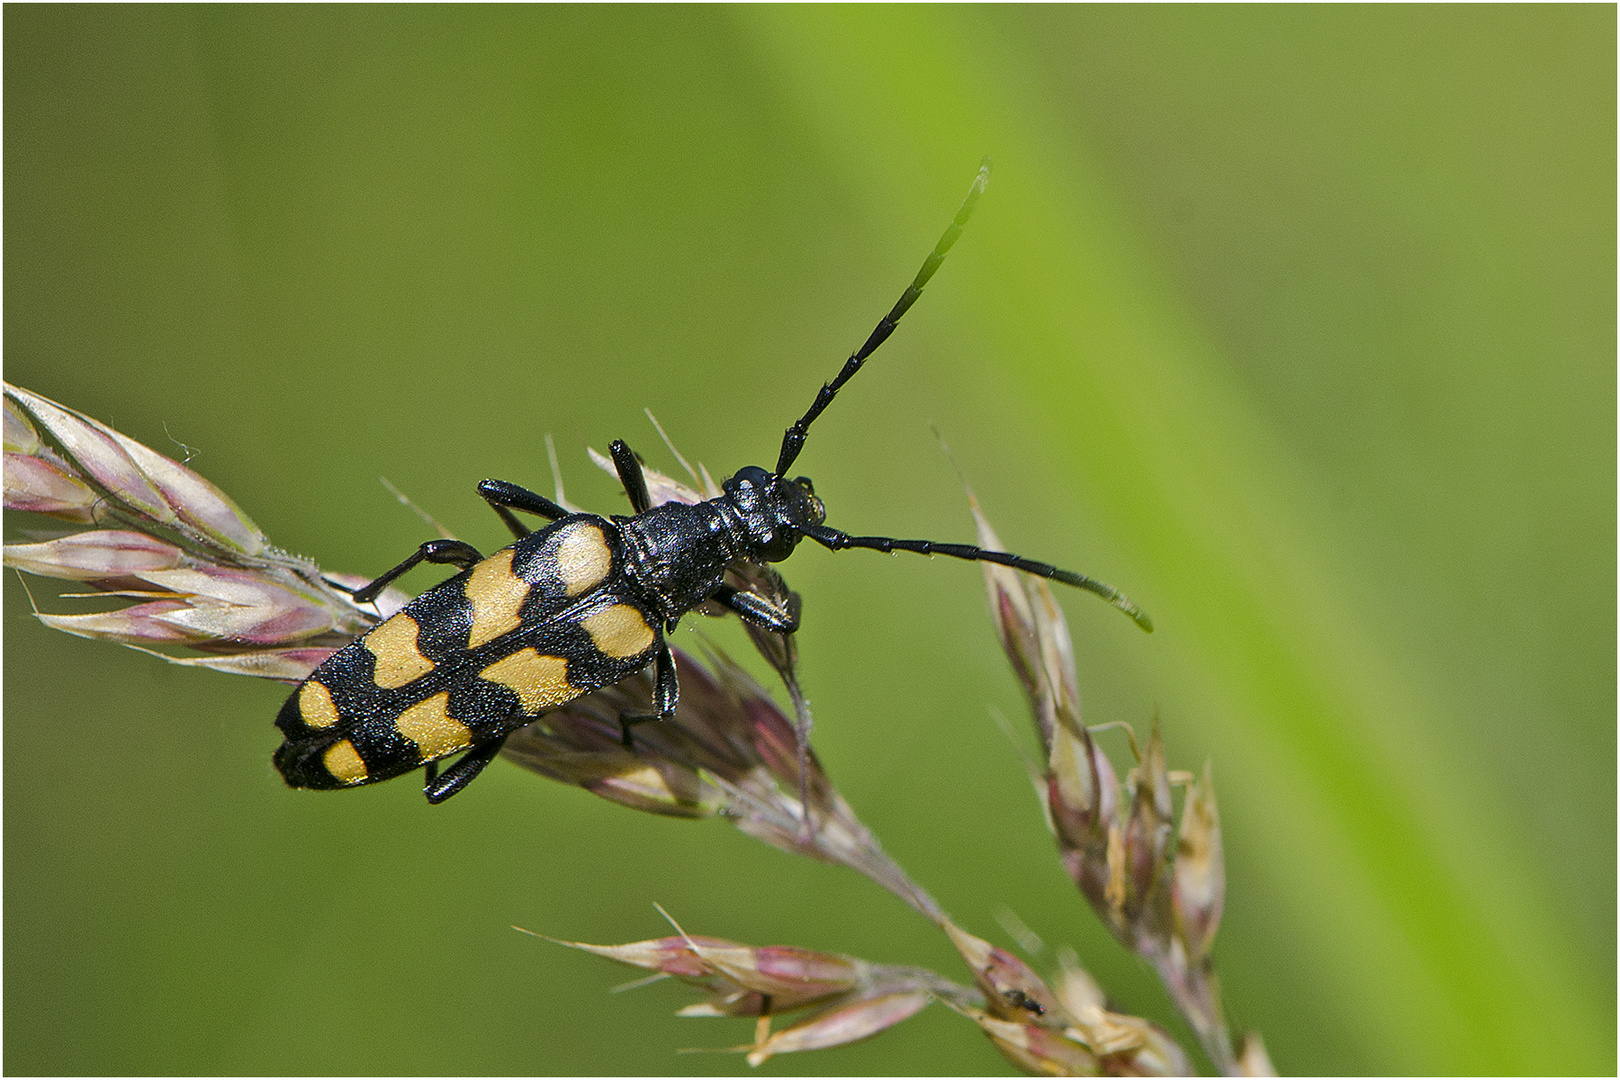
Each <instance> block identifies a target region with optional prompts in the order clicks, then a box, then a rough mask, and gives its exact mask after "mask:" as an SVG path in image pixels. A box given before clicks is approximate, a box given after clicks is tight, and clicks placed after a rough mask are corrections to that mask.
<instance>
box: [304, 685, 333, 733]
mask: <svg viewBox="0 0 1620 1080" xmlns="http://www.w3.org/2000/svg"><path fill="white" fill-rule="evenodd" d="M298 715H299V717H300V718H301V719H302V720H303V721H304V723H305V724H306V725H308V726H309V727H331V726H332V725H333V724H335V723H337V722H338V711H337V706H336V705H334V704H332V691H330V690H328V689H327V688H326V687H324V686H322V685H321V684H320V683H318V682H316V681H315V680H314V679H310V680H309V681H308V682H306V683H305V684H304V685H303V686H301V687H300V688H299V690H298Z"/></svg>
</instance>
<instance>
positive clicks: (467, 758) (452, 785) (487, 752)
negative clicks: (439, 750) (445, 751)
mask: <svg viewBox="0 0 1620 1080" xmlns="http://www.w3.org/2000/svg"><path fill="white" fill-rule="evenodd" d="M505 743H506V736H505V735H502V736H501V737H500V738H498V739H491V740H490V741H489V742H486V743H479V744H478V745H477V746H475V747H473V748H472V749H471V750H468V751H467V752H466V753H465V754H462V755H461V756H460V757H459V758H457V759H456V763H455V764H454V765H452V766H450V767H449V768H448V769H446V770H444V772H442V773H440V772H439V771H438V769H437V762H432V761H430V762H428V765H427V784H426V786H424V787H423V788H422V794H424V795H426V796H427V801H428V802H430V803H433V804H434V805H438V804H439V803H442V802H444V800H446V799H448V798H449V797H450V796H452V795H454V794H455V793H456V792H458V791H460V790H461V789H462V788H464V787H466V786H467V785H468V784H470V783H472V782H473V778H474V777H475V776H477V775H478V774H479V773H481V772H483V771H484V766H485V765H488V764H489V763H490V762H492V761H494V760H495V755H496V754H499V753H500V752H501V747H502V746H503V745H504V744H505Z"/></svg>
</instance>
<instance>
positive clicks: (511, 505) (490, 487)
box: [478, 480, 568, 540]
mask: <svg viewBox="0 0 1620 1080" xmlns="http://www.w3.org/2000/svg"><path fill="white" fill-rule="evenodd" d="M478 494H480V495H482V496H483V497H484V501H485V502H487V503H489V508H490V509H491V510H493V511H495V513H497V514H499V515H500V518H501V520H502V521H504V522H506V527H507V528H508V529H511V530H512V535H513V536H515V537H517V538H518V539H519V540H521V539H523V538H524V537H525V536H528V535H529V530H528V529H527V528H526V527H525V526H524V525H523V523H522V522H521V521H519V520H518V519H517V518H515V517H513V516H512V511H513V510H521V511H523V512H524V513H525V514H534V515H535V516H537V517H543V518H545V519H546V520H547V521H556V520H557V519H558V518H565V517H567V516H568V511H567V510H564V509H563V508H562V507H560V506H558V505H557V504H556V503H554V502H552V501H551V500H550V499H548V498H546V497H545V496H544V495H537V494H535V493H534V492H532V491H530V490H529V489H528V488H521V487H518V486H517V485H516V484H513V483H508V482H507V481H505V480H480V481H479V482H478Z"/></svg>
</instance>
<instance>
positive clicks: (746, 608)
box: [710, 585, 799, 634]
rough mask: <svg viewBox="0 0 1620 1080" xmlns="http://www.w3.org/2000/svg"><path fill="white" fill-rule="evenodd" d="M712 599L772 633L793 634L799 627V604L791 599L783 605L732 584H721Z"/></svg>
mask: <svg viewBox="0 0 1620 1080" xmlns="http://www.w3.org/2000/svg"><path fill="white" fill-rule="evenodd" d="M710 599H712V600H713V601H715V603H717V604H720V605H721V606H723V607H727V608H730V609H731V610H732V611H735V612H736V613H737V614H738V615H739V616H741V617H742V618H744V619H747V620H748V621H749V622H751V623H753V624H754V625H755V626H759V627H763V628H765V629H766V630H769V631H771V632H772V633H776V634H791V633H793V632H794V631H795V630H797V629H798V628H799V610H798V605H796V604H794V603H792V602H791V601H790V602H789V603H788V604H787V605H786V606H783V605H781V604H777V603H774V602H772V601H770V600H767V599H765V598H764V597H763V596H760V595H759V594H758V593H752V592H749V591H747V590H746V589H738V588H736V587H734V586H731V585H721V586H720V587H719V588H718V589H716V590H715V591H714V595H713V596H711V597H710Z"/></svg>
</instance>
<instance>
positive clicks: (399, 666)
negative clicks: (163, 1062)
mask: <svg viewBox="0 0 1620 1080" xmlns="http://www.w3.org/2000/svg"><path fill="white" fill-rule="evenodd" d="M988 179H989V164H988V162H986V163H985V165H983V166H982V167H981V168H980V169H979V174H978V176H977V177H976V178H975V179H974V181H973V186H972V187H971V188H970V189H969V190H968V195H967V199H966V200H965V201H964V202H963V203H962V208H961V210H959V211H958V212H957V215H956V219H955V220H954V221H953V222H952V223H951V225H950V227H949V228H947V229H946V230H945V234H944V235H943V236H942V237H940V241H939V243H938V245H936V246H935V248H934V251H933V254H931V255H929V256H928V258H927V259H926V260H925V261H924V262H923V265H922V269H921V270H919V271H918V272H917V276H916V278H915V279H914V280H913V281H912V283H911V286H910V287H909V288H907V289H906V291H905V293H904V294H903V295H902V296H901V297H900V300H899V301H898V302H897V303H896V304H895V305H894V307H893V308H892V309H891V310H890V311H889V313H888V314H887V315H885V316H884V317H883V319H882V320H881V321H880V322H879V323H878V324H877V327H876V328H875V329H874V330H873V331H872V333H871V335H870V336H869V337H868V338H867V339H866V343H865V344H863V345H862V346H861V347H860V348H859V349H857V350H856V351H855V353H854V354H853V355H852V356H850V358H849V359H848V360H847V361H846V362H845V363H844V367H843V369H842V370H841V371H839V373H838V375H837V377H836V378H834V379H833V381H832V382H830V383H826V384H825V385H823V386H822V388H821V391H820V392H819V393H818V394H817V395H816V400H815V402H814V403H813V404H812V405H811V406H810V408H809V410H808V411H807V412H806V413H805V414H804V415H803V416H801V417H800V418H799V419H798V420H796V421H794V423H793V426H792V427H790V428H788V429H787V433H786V434H785V435H784V436H783V437H782V451H781V454H780V455H778V457H777V459H776V468H775V469H774V470H771V471H767V470H765V469H762V468H760V467H759V466H757V465H750V466H747V467H746V468H744V469H741V470H739V471H738V472H737V474H736V475H735V476H733V477H731V479H729V480H727V481H726V482H725V483H724V484H723V485H722V488H723V490H724V494H722V495H720V496H719V497H718V498H714V499H710V500H708V501H707V502H701V503H697V504H695V505H687V504H684V503H665V504H663V505H661V506H653V505H652V503H651V500H650V498H649V497H648V494H647V483H646V479H645V478H644V477H643V475H642V471H641V465H640V463H639V462H638V461H637V459H636V456H635V454H634V453H633V452H632V451H631V450H630V448H629V447H628V446H626V445H625V444H624V443H623V442H622V441H617V440H616V441H614V442H613V444H612V445H611V447H610V450H611V451H612V457H613V464H614V466H615V468H616V470H617V472H618V474H619V480H620V482H621V483H622V484H623V485H624V491H625V494H626V495H627V496H629V499H630V505H631V507H632V508H633V510H634V511H635V513H634V515H633V516H630V517H621V516H617V515H615V516H613V517H599V516H597V515H595V514H573V513H569V512H568V511H567V510H565V509H563V508H562V507H561V506H559V505H557V504H556V503H554V502H552V501H551V500H550V499H547V498H545V497H544V496H542V495H537V494H535V493H534V492H532V491H528V490H525V489H524V488H521V487H518V486H517V485H516V484H511V483H507V482H506V481H504V480H485V481H483V482H482V483H480V484H479V485H478V493H479V494H480V495H481V496H483V498H484V499H485V501H487V502H488V503H489V505H490V507H491V508H492V509H493V510H494V511H495V513H496V514H498V515H500V518H501V520H502V521H503V522H505V523H506V525H507V527H508V528H509V529H511V531H512V533H513V535H515V536H516V537H517V542H516V543H515V544H512V545H511V546H510V547H506V548H502V549H501V550H500V551H498V552H496V553H495V554H494V555H491V556H489V557H488V558H485V557H484V556H482V555H480V554H479V553H478V551H477V550H476V549H474V548H473V547H472V546H471V545H469V544H465V543H462V542H461V541H460V540H430V541H428V542H427V543H425V544H423V545H422V546H421V547H420V548H418V549H417V550H416V552H415V553H413V554H412V555H411V556H410V557H409V558H407V559H405V560H404V561H403V562H401V563H400V564H399V565H398V566H396V567H394V568H393V569H392V570H390V571H388V572H387V573H386V574H384V575H383V576H382V577H380V578H378V579H377V580H376V581H373V582H372V583H371V584H369V585H367V586H365V587H363V588H361V589H358V590H356V591H355V592H354V593H353V596H354V599H355V601H356V602H358V603H370V602H372V601H374V600H375V599H376V598H377V596H378V595H379V594H380V593H381V592H382V590H383V589H384V588H385V587H386V586H387V585H388V584H389V583H390V582H392V581H393V580H394V579H395V578H397V577H399V576H400V575H401V574H403V573H405V572H406V571H407V570H409V569H411V568H412V567H414V566H416V565H417V564H418V563H423V562H427V563H439V564H448V565H450V566H455V567H458V568H460V570H461V572H460V573H459V574H457V575H456V576H455V577H452V578H450V579H449V580H448V581H446V582H444V583H443V584H441V585H438V586H437V587H435V588H432V589H429V590H428V591H427V592H425V593H423V594H422V595H421V596H418V597H417V598H416V599H415V600H413V601H411V602H410V603H409V604H407V605H406V606H405V607H404V608H403V609H401V610H400V611H399V612H398V613H396V614H395V615H393V616H392V617H390V618H388V619H386V620H385V621H383V622H381V623H379V624H378V625H376V626H375V627H373V628H372V629H371V630H370V631H369V632H367V633H366V635H365V636H364V637H362V638H360V639H359V640H357V641H354V642H351V643H350V644H348V645H347V646H345V647H344V648H342V649H340V650H338V651H337V652H336V653H334V654H333V655H332V656H331V657H330V658H329V659H328V660H327V661H326V662H325V663H323V664H322V665H321V666H320V667H319V668H317V669H316V670H315V672H314V673H313V674H312V675H311V676H310V677H309V678H308V679H306V680H305V681H304V682H303V684H302V685H300V686H299V688H298V689H297V690H296V691H294V693H293V694H292V696H291V697H290V698H288V699H287V703H286V704H285V705H283V706H282V708H281V712H280V714H279V715H278V716H277V717H276V726H277V727H279V728H280V729H281V731H282V733H283V734H284V735H285V736H286V740H285V741H284V742H283V743H282V744H281V748H280V749H278V750H277V751H276V754H275V763H276V767H277V768H278V769H280V770H281V774H282V776H284V777H285V778H286V780H287V783H288V784H290V785H292V786H293V787H305V788H343V787H354V786H356V785H359V784H369V783H372V782H374V781H378V780H386V779H388V778H389V777H393V776H398V775H400V774H401V773H405V772H409V771H410V770H412V769H415V768H416V767H417V766H420V765H425V766H426V767H427V770H426V771H427V785H426V788H425V791H424V793H425V794H426V795H427V798H428V801H429V802H431V803H437V802H441V801H443V800H444V799H448V798H449V797H450V796H451V795H454V794H455V793H456V792H457V791H460V790H461V789H462V788H463V787H465V786H466V785H467V784H468V783H469V782H470V781H471V780H472V779H473V778H474V777H475V776H477V775H478V773H479V772H480V771H481V770H482V769H483V768H484V766H485V765H488V764H489V762H490V761H491V760H493V759H494V757H495V755H496V754H497V753H499V752H500V749H501V744H502V743H503V742H505V740H506V737H507V736H508V735H509V734H511V733H512V732H513V731H516V730H517V729H518V728H520V727H522V726H524V725H525V724H527V723H529V722H530V721H531V720H533V719H534V718H535V717H536V716H538V715H539V714H540V713H542V712H544V711H545V710H547V709H551V708H555V707H557V706H559V705H562V704H564V703H565V702H568V701H572V700H573V699H574V698H576V697H579V696H580V695H582V694H586V693H589V692H590V691H592V690H595V689H597V688H599V687H603V686H607V685H609V684H611V683H615V682H618V681H619V680H620V679H623V678H626V677H627V676H629V675H632V674H634V673H636V672H638V671H640V670H642V669H643V668H645V667H647V666H648V665H649V664H651V665H652V666H653V669H654V678H653V697H652V707H653V709H654V710H655V712H654V713H653V714H651V715H647V716H625V717H622V718H621V719H620V725H621V727H622V729H623V737H624V743H625V745H626V746H631V745H632V742H631V736H630V726H631V725H632V724H635V723H639V722H641V721H644V720H656V719H661V718H667V717H668V716H670V715H671V714H672V713H673V712H674V711H675V705H676V702H677V700H678V699H679V696H680V685H679V683H678V681H677V680H676V675H675V661H674V658H673V657H672V656H671V654H670V650H669V645H668V643H667V641H666V635H668V634H669V633H671V632H672V631H673V630H674V629H675V625H676V623H678V622H679V621H680V618H681V616H682V615H685V614H686V613H687V612H690V611H692V610H693V609H694V608H696V607H698V606H699V605H700V604H702V603H704V602H705V601H710V600H712V601H716V602H718V603H719V604H721V605H722V606H724V607H726V608H729V609H730V610H732V611H734V612H736V613H737V614H738V615H739V616H741V617H742V618H743V619H745V620H747V621H748V622H750V623H753V624H754V625H756V626H760V627H764V628H765V629H767V630H771V631H774V632H776V633H781V634H790V633H792V632H793V631H794V630H795V629H796V628H797V627H798V621H799V619H798V611H797V609H796V606H794V605H791V604H789V605H782V604H779V603H778V602H776V601H774V600H771V599H767V598H766V597H763V596H760V595H758V594H756V593H753V592H749V591H744V590H741V589H737V588H735V587H733V586H731V585H728V584H726V583H725V581H724V580H723V577H724V574H725V572H726V569H727V568H728V567H731V566H734V565H736V564H739V563H774V562H780V561H782V560H783V559H786V558H787V557H788V556H789V555H791V554H793V549H794V548H795V547H797V546H798V543H799V541H800V540H803V539H805V538H807V537H808V538H809V539H811V540H814V541H815V542H816V543H818V544H820V545H822V546H823V547H826V548H829V549H831V550H833V551H841V550H843V549H844V548H872V549H874V550H876V551H914V552H917V553H918V554H920V555H949V556H950V557H952V558H955V559H969V560H980V561H984V562H994V563H1000V564H1002V565H1004V566H1010V567H1013V568H1015V569H1018V570H1022V571H1024V572H1025V573H1029V574H1035V575H1037V576H1039V577H1043V578H1050V579H1051V580H1053V581H1061V582H1062V583H1064V584H1065V585H1073V586H1075V587H1077V588H1081V589H1086V590H1089V591H1091V592H1094V593H1096V594H1097V595H1099V596H1101V597H1103V598H1104V599H1106V600H1108V601H1110V602H1111V603H1113V604H1114V605H1115V606H1116V607H1118V608H1120V609H1121V610H1122V611H1124V612H1125V613H1126V614H1127V615H1129V616H1130V617H1131V618H1132V619H1134V620H1136V622H1137V623H1138V624H1139V625H1140V626H1141V627H1142V628H1143V629H1144V630H1152V628H1153V627H1152V623H1151V622H1149V620H1148V618H1147V616H1146V615H1145V614H1143V612H1142V611H1141V610H1140V609H1139V608H1138V607H1137V606H1136V605H1135V604H1133V603H1131V602H1130V601H1129V600H1128V599H1126V598H1125V597H1124V596H1122V595H1121V594H1120V592H1119V591H1118V590H1117V589H1115V588H1113V587H1112V586H1109V585H1105V584H1103V583H1102V582H1100V581H1096V580H1094V579H1092V578H1089V577H1086V576H1084V575H1082V574H1076V573H1073V572H1071V571H1068V570H1059V569H1058V568H1057V567H1055V566H1051V565H1049V564H1047V563H1043V562H1035V561H1034V560H1032V559H1025V558H1021V557H1020V556H1017V555H1009V554H1007V553H1006V552H1001V551H986V550H984V549H982V548H978V547H975V546H973V545H972V544H942V543H937V542H935V541H932V540H896V539H893V538H891V537H887V536H851V535H850V534H848V533H845V532H840V531H839V530H837V529H834V528H831V527H829V526H827V525H826V524H824V522H825V521H826V517H827V514H826V510H825V509H824V508H823V506H822V504H821V500H820V499H818V498H816V495H815V491H814V490H813V489H812V488H811V486H810V481H809V479H808V478H806V477H802V476H800V477H795V478H794V479H792V480H789V479H787V476H786V474H787V471H788V469H789V468H790V467H791V466H792V465H793V462H794V461H795V460H796V459H797V458H798V456H799V451H800V450H801V449H802V448H803V446H804V440H805V435H806V433H807V432H808V431H809V429H810V425H811V424H812V423H814V422H815V419H816V417H818V416H820V415H821V413H822V410H824V409H825V408H826V407H827V405H828V404H829V403H830V402H831V401H832V399H833V396H834V395H835V394H837V393H838V391H839V389H840V388H841V387H842V386H843V385H844V384H845V383H846V382H848V381H849V380H850V379H851V378H852V377H853V376H854V375H855V373H856V372H857V371H859V370H860V369H861V365H862V364H863V363H864V362H865V361H866V358H867V357H868V356H870V355H871V354H872V352H873V351H874V350H876V349H877V347H878V346H879V345H881V344H883V342H884V341H885V340H886V339H887V338H888V336H889V335H890V334H891V333H892V332H893V331H894V328H895V324H897V323H898V322H899V321H900V318H901V316H903V315H904V314H905V313H906V311H907V310H908V309H910V307H911V305H912V304H913V303H914V302H915V301H916V299H917V297H918V296H919V295H921V294H922V290H923V286H925V285H927V284H928V279H929V278H931V277H933V275H934V271H936V270H938V269H939V265H940V263H941V262H942V261H943V260H944V258H945V253H946V252H948V251H949V250H950V248H951V245H952V244H954V243H955V242H956V238H957V237H958V236H959V235H961V232H962V226H963V225H965V224H966V223H967V220H968V218H969V216H971V215H972V213H973V208H974V206H975V205H976V204H977V203H978V200H979V196H980V195H981V194H982V193H983V191H984V188H985V184H986V182H987V181H988ZM514 510H517V511H521V512H523V513H526V514H534V515H536V516H538V517H542V518H546V519H548V520H549V521H550V522H551V524H550V525H548V526H546V527H545V528H543V529H541V530H539V531H538V532H530V531H529V530H528V529H527V528H525V527H524V526H523V524H522V523H521V522H519V521H518V519H517V518H516V517H515V516H514V515H513V513H512V512H513V511H514ZM461 751H465V753H463V754H462V756H461V757H460V758H459V759H458V760H457V761H456V762H455V763H454V764H453V765H451V766H450V767H449V768H448V769H446V770H445V771H444V772H442V773H440V772H438V770H437V762H438V761H439V760H440V759H442V758H445V757H448V756H449V755H451V754H455V753H459V752H461Z"/></svg>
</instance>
